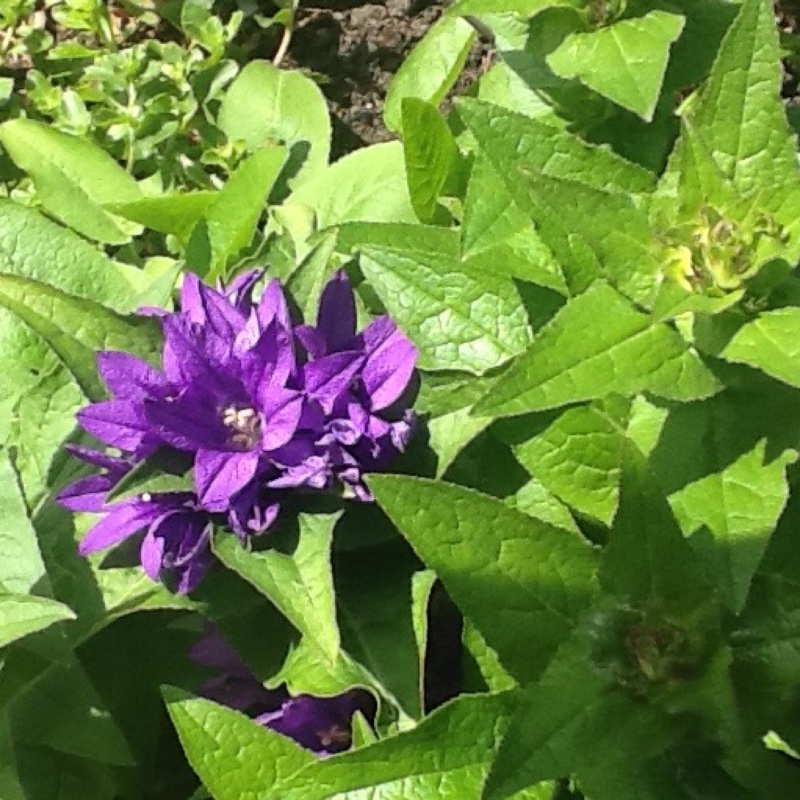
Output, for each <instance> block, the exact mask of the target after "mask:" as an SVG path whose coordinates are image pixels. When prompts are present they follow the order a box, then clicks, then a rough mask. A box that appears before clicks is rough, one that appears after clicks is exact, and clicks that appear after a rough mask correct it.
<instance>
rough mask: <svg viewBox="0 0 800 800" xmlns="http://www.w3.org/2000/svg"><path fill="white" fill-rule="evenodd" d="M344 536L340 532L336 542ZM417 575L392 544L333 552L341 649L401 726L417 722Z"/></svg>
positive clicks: (400, 546) (410, 559)
mask: <svg viewBox="0 0 800 800" xmlns="http://www.w3.org/2000/svg"><path fill="white" fill-rule="evenodd" d="M345 520H346V518H345ZM351 524H352V522H351ZM337 533H338V532H337ZM350 533H351V531H348V530H347V528H346V527H343V529H342V531H341V539H346V538H347V537H348V534H350ZM418 571H419V562H418V561H417V560H416V558H414V555H413V553H411V551H410V550H409V548H408V547H407V546H406V545H405V543H404V542H402V541H398V540H397V539H395V541H393V542H392V543H390V544H387V545H383V546H373V547H360V548H358V549H357V550H350V551H342V552H337V553H336V555H335V558H334V568H333V573H334V576H335V578H336V603H337V609H338V617H339V627H340V630H341V633H342V647H343V648H344V649H345V650H346V651H347V653H348V654H349V655H350V656H351V657H352V658H353V659H355V661H357V662H358V664H360V665H361V666H362V667H363V669H364V670H366V672H367V674H368V675H369V676H370V678H371V680H370V683H371V684H372V685H374V686H376V687H377V688H378V689H379V690H380V692H381V693H382V694H383V695H384V696H386V697H388V698H389V699H390V700H391V701H392V702H393V703H394V704H395V705H396V706H397V707H398V708H399V709H400V710H401V712H402V715H403V716H404V717H405V721H406V722H408V720H409V719H411V720H417V719H419V718H420V717H421V716H422V697H421V686H422V670H421V665H420V660H419V656H418V652H417V647H418V644H417V630H415V619H414V614H413V611H412V606H413V590H414V581H415V576H416V575H417V574H418ZM401 718H402V717H401Z"/></svg>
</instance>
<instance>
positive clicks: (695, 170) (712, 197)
mask: <svg viewBox="0 0 800 800" xmlns="http://www.w3.org/2000/svg"><path fill="white" fill-rule="evenodd" d="M670 193H672V194H674V196H675V198H676V200H677V201H678V202H679V203H680V210H681V211H683V212H684V213H686V214H689V215H693V214H696V213H697V212H698V211H700V209H701V208H702V207H703V206H704V205H708V204H710V205H711V206H713V207H714V208H716V209H718V210H720V211H724V210H726V209H728V208H730V207H731V205H732V204H733V202H735V199H736V194H735V190H734V189H733V187H732V186H731V185H730V184H729V183H728V181H727V180H726V178H725V176H724V175H723V173H722V170H721V169H720V167H719V165H718V164H717V162H716V161H714V157H713V155H712V153H711V149H710V148H709V146H708V145H707V144H706V142H705V141H703V139H702V138H701V136H700V134H699V133H698V132H697V130H696V129H695V127H694V126H693V125H692V124H691V123H689V122H687V121H686V120H683V123H682V125H681V135H680V137H679V138H678V141H677V142H676V144H675V148H674V149H673V151H672V154H671V155H670V160H669V164H668V165H667V169H666V171H665V173H664V175H662V177H661V181H660V183H659V194H661V195H667V196H668V195H669V194H670Z"/></svg>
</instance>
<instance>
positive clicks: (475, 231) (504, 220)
mask: <svg viewBox="0 0 800 800" xmlns="http://www.w3.org/2000/svg"><path fill="white" fill-rule="evenodd" d="M530 226H531V221H530V219H529V218H528V215H527V214H524V213H523V212H522V211H521V210H520V209H519V208H518V207H517V205H516V204H515V203H514V201H513V200H512V199H511V195H510V194H509V193H508V191H507V190H506V188H505V184H504V183H503V181H502V180H501V179H500V178H499V177H498V175H497V173H496V172H495V171H494V169H492V167H491V166H490V163H489V161H488V160H487V158H486V156H485V155H483V153H480V154H479V155H478V157H477V158H476V159H475V164H474V166H473V167H472V174H471V175H470V179H469V183H468V184H467V196H466V198H465V200H464V219H463V222H462V225H461V250H462V252H463V254H464V256H465V257H468V256H470V255H474V254H475V253H479V252H481V251H482V250H486V249H488V248H490V247H493V246H495V245H498V244H501V243H503V242H505V241H506V240H507V239H509V238H511V236H513V235H514V234H516V233H519V232H520V231H522V230H524V229H525V228H529V227H530Z"/></svg>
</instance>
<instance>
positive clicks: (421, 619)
mask: <svg viewBox="0 0 800 800" xmlns="http://www.w3.org/2000/svg"><path fill="white" fill-rule="evenodd" d="M436 580H437V579H436V573H435V572H434V571H433V570H431V569H423V570H420V571H419V572H415V573H414V575H413V576H412V578H411V624H412V625H413V626H414V638H415V639H416V643H417V655H418V657H419V675H420V696H423V697H424V691H425V681H424V674H425V659H426V656H427V653H428V647H429V646H430V626H429V625H428V619H429V614H430V613H432V612H431V595H432V594H433V590H434V586H435V585H436ZM435 599H436V595H434V601H435Z"/></svg>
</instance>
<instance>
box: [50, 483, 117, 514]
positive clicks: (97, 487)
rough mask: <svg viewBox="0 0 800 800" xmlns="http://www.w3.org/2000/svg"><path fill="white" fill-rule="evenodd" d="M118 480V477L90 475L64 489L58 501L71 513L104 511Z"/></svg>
mask: <svg viewBox="0 0 800 800" xmlns="http://www.w3.org/2000/svg"><path fill="white" fill-rule="evenodd" d="M117 480H118V479H117V478H116V476H114V477H112V476H110V475H90V476H89V477H88V478H81V479H80V480H77V481H75V482H74V483H71V484H70V485H69V486H67V487H65V488H64V489H62V490H61V492H60V493H59V495H58V497H57V498H56V499H57V500H58V503H59V505H62V506H64V508H68V509H69V510H70V511H102V510H103V506H104V505H105V501H106V495H107V494H108V493H109V491H110V490H111V489H112V488H113V487H114V485H115V484H116V483H117Z"/></svg>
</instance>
